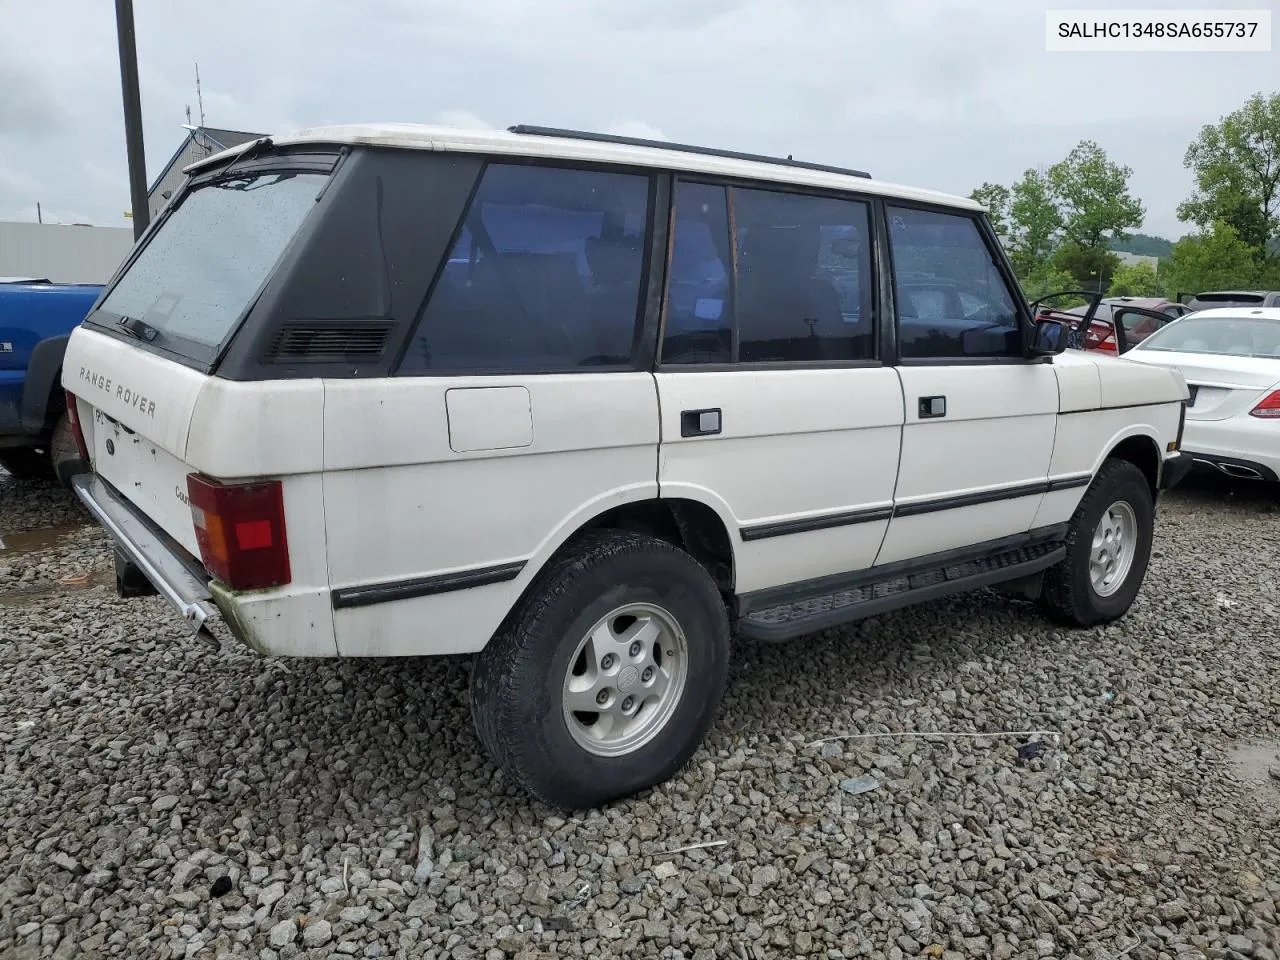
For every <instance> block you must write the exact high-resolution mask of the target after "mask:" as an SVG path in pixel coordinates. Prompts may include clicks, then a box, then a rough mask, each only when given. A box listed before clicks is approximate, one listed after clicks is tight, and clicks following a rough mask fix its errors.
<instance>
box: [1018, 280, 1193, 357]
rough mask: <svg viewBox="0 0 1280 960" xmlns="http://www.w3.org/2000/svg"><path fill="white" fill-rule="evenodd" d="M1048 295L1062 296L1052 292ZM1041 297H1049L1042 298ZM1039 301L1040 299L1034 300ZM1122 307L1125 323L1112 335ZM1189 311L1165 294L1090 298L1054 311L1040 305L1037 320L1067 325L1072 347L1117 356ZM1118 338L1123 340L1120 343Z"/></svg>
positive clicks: (1186, 307) (1185, 306)
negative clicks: (1087, 301) (1159, 295)
mask: <svg viewBox="0 0 1280 960" xmlns="http://www.w3.org/2000/svg"><path fill="white" fill-rule="evenodd" d="M1051 296H1052V297H1058V296H1063V294H1053V295H1051ZM1043 299H1045V300H1047V299H1051V298H1050V297H1046V298H1043ZM1037 302H1038V303H1042V302H1043V301H1037ZM1122 308H1128V309H1126V310H1125V315H1126V316H1128V317H1129V318H1130V319H1129V323H1128V325H1127V327H1126V329H1125V330H1122V331H1121V332H1120V335H1119V336H1117V334H1116V325H1115V319H1116V318H1115V315H1116V312H1117V311H1119V310H1121V309H1122ZM1191 312H1192V310H1191V308H1190V307H1189V306H1187V305H1186V304H1182V303H1178V302H1176V301H1173V300H1169V299H1166V298H1165V297H1103V298H1099V297H1097V296H1096V295H1095V296H1092V297H1090V302H1089V303H1086V304H1084V305H1082V306H1078V307H1069V308H1067V309H1062V310H1055V309H1052V308H1047V307H1041V308H1040V310H1039V311H1038V312H1037V318H1038V319H1040V320H1045V319H1054V320H1059V321H1062V322H1064V323H1067V324H1068V325H1070V327H1071V328H1072V330H1073V331H1074V333H1075V336H1074V337H1073V338H1072V340H1073V346H1077V347H1078V348H1079V349H1081V350H1101V351H1103V352H1104V353H1112V354H1116V355H1117V356H1118V355H1119V354H1121V353H1124V352H1125V351H1126V350H1128V349H1131V348H1132V347H1133V345H1134V344H1136V343H1141V342H1142V341H1143V340H1144V339H1145V338H1146V337H1149V336H1150V335H1151V334H1152V333H1154V332H1155V331H1156V330H1158V329H1160V328H1161V327H1162V326H1164V324H1165V323H1167V322H1168V321H1169V320H1173V319H1177V318H1178V317H1183V316H1186V315H1187V314H1188V313H1191ZM1122 341H1126V342H1125V343H1122Z"/></svg>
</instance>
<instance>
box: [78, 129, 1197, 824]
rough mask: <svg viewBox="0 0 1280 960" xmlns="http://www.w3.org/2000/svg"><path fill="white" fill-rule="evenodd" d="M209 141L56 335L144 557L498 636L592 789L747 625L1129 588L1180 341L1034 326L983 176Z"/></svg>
mask: <svg viewBox="0 0 1280 960" xmlns="http://www.w3.org/2000/svg"><path fill="white" fill-rule="evenodd" d="M188 169H189V172H190V174H191V176H190V177H189V178H188V180H187V182H186V183H185V184H184V186H183V188H182V190H181V191H180V192H179V194H178V195H177V196H175V197H174V199H173V201H172V202H171V203H170V204H169V206H168V207H167V208H166V209H165V210H164V211H163V213H161V214H160V216H159V217H158V218H157V220H156V222H155V223H154V224H152V225H151V226H150V228H149V229H148V230H147V232H146V233H145V235H144V236H143V237H142V238H141V240H140V241H139V243H138V244H137V245H136V247H135V249H134V251H133V252H132V253H131V255H130V256H129V257H128V258H127V260H126V262H125V263H124V264H123V265H122V266H121V268H120V270H119V272H118V273H117V275H116V276H115V277H114V278H113V279H112V281H111V282H110V283H109V285H108V286H107V288H106V289H105V290H104V292H103V296H102V297H101V299H100V300H99V301H98V303H97V304H96V306H95V308H94V309H93V311H92V312H91V313H90V315H89V316H88V317H87V319H86V320H85V322H84V323H83V324H82V325H81V326H80V327H79V328H78V329H77V330H76V331H75V333H74V334H73V335H72V337H71V340H70V344H69V346H68V348H67V352H66V360H65V364H64V369H63V384H64V386H65V387H66V389H67V392H68V394H69V395H70V396H69V399H70V401H71V402H70V407H69V409H70V410H71V411H72V412H73V413H74V415H75V432H76V436H77V443H78V444H79V447H80V453H81V456H82V458H83V460H84V464H83V465H82V471H83V472H81V473H80V475H79V476H77V477H76V478H75V481H74V487H75V490H76V492H77V494H78V495H79V497H80V498H81V499H82V500H83V501H84V503H85V504H86V505H87V506H88V507H89V509H90V510H91V511H92V512H93V513H94V514H95V515H96V517H97V518H98V520H99V521H100V522H101V523H102V524H103V525H104V526H105V527H106V529H107V530H108V531H109V532H110V533H111V535H112V536H113V538H114V540H115V542H116V574H117V587H118V589H119V591H120V592H121V593H122V594H123V595H126V596H127V595H139V594H146V593H155V592H157V591H158V592H159V593H160V594H162V595H163V596H164V597H165V598H166V599H167V600H168V601H169V603H170V604H172V606H174V607H175V608H176V609H177V610H178V611H180V612H181V615H182V616H183V617H184V618H185V619H186V621H187V623H188V624H189V626H190V627H191V628H192V629H193V630H195V631H197V632H202V633H203V632H207V631H208V624H209V622H210V621H211V620H213V619H215V618H218V619H221V621H222V622H223V623H224V624H225V625H226V627H227V628H228V629H229V631H230V632H231V633H232V634H233V635H234V636H235V637H237V638H239V640H241V641H242V642H243V643H245V644H247V645H248V646H250V647H252V648H253V649H255V650H257V651H260V652H261V653H263V654H271V655H290V656H310V657H395V656H408V655H423V654H460V653H471V654H476V655H477V656H476V663H475V670H474V674H473V680H472V707H473V712H474V716H475V723H476V728H477V730H478V733H479V736H480V739H481V740H482V741H483V743H484V745H485V747H486V748H487V749H488V751H489V752H490V754H491V755H492V757H493V758H494V759H495V760H496V761H497V763H498V764H500V765H501V766H502V768H504V769H505V771H506V772H507V773H508V775H509V776H510V778H511V779H512V780H513V781H514V782H515V783H516V784H518V785H520V786H521V787H523V788H525V789H526V790H528V791H529V792H531V793H532V794H533V795H535V796H537V797H539V798H541V799H543V800H545V801H547V802H549V803H551V804H554V805H559V806H563V807H569V808H584V807H589V806H594V805H598V804H602V803H606V802H608V801H610V800H612V799H615V798H619V797H622V796H626V795H628V794H632V793H634V792H636V791H639V790H641V789H643V788H646V787H649V786H652V785H654V784H656V783H659V782H661V781H663V780H664V779H666V778H668V777H670V776H671V775H672V774H673V773H674V772H675V771H677V770H678V769H679V768H680V767H681V766H682V765H683V764H684V763H685V762H686V761H687V760H688V758H689V757H690V756H691V755H692V754H693V752H694V751H695V750H696V748H697V747H698V745H699V743H700V742H701V740H702V739H703V738H704V736H705V735H706V733H707V730H708V728H709V727H710V725H711V723H712V721H713V718H714V716H715V713H716V710H717V707H718V704H719V701H720V699H721V694H722V691H723V688H724V685H725V681H726V673H727V665H728V660H729V655H730V637H731V636H732V635H734V634H737V635H739V636H742V637H747V638H753V639H756V640H764V641H779V640H785V639H789V638H794V637H799V636H802V635H804V634H810V633H813V632H815V631H820V630H824V629H826V628H830V627H832V626H835V625H837V624H840V623H844V622H847V621H851V620H855V619H857V618H859V617H866V616H869V615H873V614H880V613H884V612H885V611H888V610H892V609H895V608H899V607H903V606H906V605H908V604H913V603H916V602H919V601H925V600H931V599H934V598H937V597H941V596H944V595H947V594H952V593H956V592H959V591H965V590H971V589H975V588H978V587H982V586H986V585H997V584H1000V585H1004V586H1005V588H1006V589H1014V590H1016V591H1018V592H1019V593H1021V594H1022V595H1025V596H1029V597H1039V599H1040V601H1041V603H1042V604H1043V606H1044V608H1045V609H1046V611H1047V612H1049V613H1050V614H1051V615H1052V616H1054V617H1056V618H1058V619H1060V620H1061V621H1064V622H1065V623H1068V624H1073V625H1077V626H1088V625H1090V624H1097V623H1102V622H1105V621H1109V620H1112V619H1114V618H1117V617H1119V616H1121V615H1123V614H1124V613H1125V612H1126V610H1127V609H1128V608H1129V606H1130V604H1131V603H1132V601H1133V599H1134V596H1135V594H1136V593H1137V591H1138V589H1139V586H1140V585H1141V583H1142V580H1143V577H1144V576H1145V573H1146V569H1147V561H1148V555H1149V551H1150V547H1151V538H1152V525H1153V517H1154V513H1155V503H1156V500H1157V498H1158V495H1159V492H1160V491H1161V490H1162V489H1163V488H1165V487H1167V486H1169V485H1170V484H1172V483H1174V482H1176V481H1177V479H1178V478H1179V477H1180V476H1181V475H1182V473H1183V472H1184V470H1185V465H1186V459H1187V458H1185V457H1183V456H1182V455H1181V454H1180V453H1179V452H1178V443H1179V435H1180V433H1181V430H1182V423H1183V415H1184V402H1185V400H1186V398H1187V395H1188V394H1187V388H1186V384H1185V383H1184V382H1183V380H1182V378H1181V377H1180V375H1179V374H1178V373H1176V372H1175V371H1171V370H1166V369H1162V368H1155V367H1151V366H1147V365H1142V364H1137V363H1131V362H1128V361H1125V360H1122V359H1113V358H1108V357H1101V356H1097V355H1085V354H1083V353H1079V352H1076V351H1071V352H1063V347H1064V344H1065V337H1064V334H1065V331H1064V329H1063V328H1062V327H1060V326H1059V325H1057V324H1054V323H1043V324H1040V325H1036V324H1035V323H1034V322H1033V320H1032V317H1031V315H1030V313H1029V311H1028V305H1027V303H1026V301H1025V299H1024V298H1023V296H1022V294H1021V292H1020V290H1019V288H1018V285H1017V283H1016V281H1015V280H1014V277H1013V275H1012V273H1011V271H1010V268H1009V264H1008V262H1007V260H1006V258H1005V256H1004V254H1003V253H1002V251H1001V248H1000V246H999V244H998V242H997V241H996V238H995V236H994V234H993V233H992V230H991V228H990V226H989V224H988V222H987V220H986V218H985V216H984V212H983V210H982V208H981V207H979V206H978V205H976V204H974V203H973V202H971V201H969V200H966V199H962V198H958V197H952V196H945V195H941V194H937V193H932V192H929V191H925V190H919V189H913V188H908V187H901V186H894V185H891V184H887V183H881V182H878V181H876V180H874V179H871V178H870V177H869V176H868V175H867V174H865V173H860V172H858V171H854V170H843V169H837V168H832V167H827V166H822V165H817V164H809V163H803V162H798V161H793V160H790V159H787V160H781V159H772V158H768V157H760V156H754V155H747V154H740V153H727V152H722V151H714V150H709V149H705V148H699V147H690V146H684V145H679V144H668V143H653V142H648V141H640V140H634V139H627V138H617V137H604V136H600V135H596V134H589V133H579V132H574V131H563V130H553V129H545V128H537V127H523V126H520V127H513V128H511V129H510V130H508V131H501V132H485V133H477V132H463V131H457V130H449V129H441V128H432V127H420V126H410V125H403V126H401V125H387V126H382V125H366V126H340V127H332V128H322V129H312V130H306V131H302V132H300V133H296V134H293V135H289V136H282V137H278V138H264V139H260V140H257V141H254V142H252V143H250V144H248V145H246V146H243V147H238V148H235V149H233V150H229V151H226V152H224V153H221V154H218V155H216V156H213V157H210V158H208V159H207V160H204V161H201V162H200V163H197V164H195V165H194V166H193V167H190V168H188Z"/></svg>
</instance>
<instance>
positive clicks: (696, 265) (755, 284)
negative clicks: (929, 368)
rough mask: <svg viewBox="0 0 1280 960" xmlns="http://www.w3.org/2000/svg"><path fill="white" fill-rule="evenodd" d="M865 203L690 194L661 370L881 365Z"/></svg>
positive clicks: (705, 191) (682, 194)
mask: <svg viewBox="0 0 1280 960" xmlns="http://www.w3.org/2000/svg"><path fill="white" fill-rule="evenodd" d="M870 248H871V243H870V216H869V210H868V207H867V205H866V204H865V203H862V202H860V201H855V200H839V199H831V198H827V197H817V196H808V195H803V194H794V193H783V192H778V191H771V190H755V189H747V188H741V187H727V188H726V187H723V186H716V185H710V184H701V183H685V182H680V183H678V184H677V186H676V193H675V229H674V233H673V236H672V248H671V265H670V269H669V271H668V281H667V307H666V322H665V328H664V329H665V333H664V338H663V344H662V362H663V363H667V364H683V363H794V362H816V363H821V362H833V361H848V360H865V359H870V358H872V357H874V355H875V354H874V316H873V311H872V303H873V301H872V288H873V283H872V277H871V249H870Z"/></svg>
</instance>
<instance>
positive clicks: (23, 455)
mask: <svg viewBox="0 0 1280 960" xmlns="http://www.w3.org/2000/svg"><path fill="white" fill-rule="evenodd" d="M0 467H3V468H4V469H5V470H8V471H9V473H10V474H12V475H13V477H14V478H16V479H18V480H48V479H50V478H51V477H52V476H53V463H52V461H50V459H49V455H48V452H47V451H46V450H43V449H37V448H35V447H18V448H16V449H9V450H0Z"/></svg>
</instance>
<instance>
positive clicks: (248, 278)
mask: <svg viewBox="0 0 1280 960" xmlns="http://www.w3.org/2000/svg"><path fill="white" fill-rule="evenodd" d="M236 166H237V163H236V162H233V163H232V164H231V168H226V169H224V170H223V171H221V172H219V173H216V174H214V175H212V176H211V177H208V178H206V179H205V180H203V181H202V182H200V183H199V184H198V185H193V188H192V189H190V190H189V191H186V192H184V193H183V194H181V195H180V196H179V197H178V198H177V199H176V200H175V202H174V204H173V205H172V206H171V207H170V208H169V209H167V210H166V212H165V213H164V214H163V215H162V217H161V219H160V222H158V223H157V224H156V225H155V227H154V228H153V229H152V231H151V232H150V233H149V234H148V235H147V236H146V237H145V238H144V240H143V243H142V245H141V246H140V248H139V249H137V250H136V251H135V254H134V255H133V256H132V258H131V259H130V261H128V262H127V263H126V266H125V269H124V271H123V272H122V273H121V274H120V275H119V277H118V278H117V279H116V280H115V281H114V282H113V284H112V285H111V287H110V288H109V290H108V291H107V294H106V296H105V297H104V298H103V300H102V302H101V303H100V304H99V306H98V309H97V310H95V311H94V312H93V313H92V314H90V316H89V317H88V318H87V319H86V321H85V323H84V325H83V326H82V327H81V328H80V329H78V330H77V331H76V332H75V334H74V335H73V336H72V338H71V341H70V343H69V344H68V347H67V354H66V358H65V361H64V365H63V384H64V385H65V386H66V388H67V389H68V390H69V391H70V392H71V393H73V394H74V395H75V396H76V397H78V398H79V400H80V401H81V402H80V404H78V407H79V409H80V419H81V422H82V425H83V428H84V430H83V432H84V436H85V442H86V445H87V446H88V448H89V450H88V452H89V455H90V459H91V461H92V463H93V468H94V470H95V472H97V474H98V475H99V476H100V477H101V478H102V479H103V480H105V481H107V482H108V483H110V484H111V485H112V486H113V487H115V489H116V490H117V491H118V492H119V493H120V494H122V495H123V496H124V497H125V498H127V499H128V500H130V501H131V502H132V503H133V504H134V505H135V506H136V507H137V508H139V509H140V510H141V511H142V512H143V513H145V514H146V515H147V516H148V517H149V518H150V519H151V520H152V521H153V522H154V523H156V524H157V525H158V526H160V527H161V528H162V529H163V530H164V531H165V532H166V533H168V534H169V535H170V536H171V537H173V538H174V539H175V540H176V541H177V542H178V543H180V544H181V545H182V546H183V547H184V548H185V549H187V550H188V551H189V552H190V553H192V554H193V555H197V556H198V555H199V554H198V546H197V542H196V537H195V530H194V526H193V524H192V515H191V510H190V506H189V504H188V502H187V481H186V478H187V474H188V473H190V472H192V468H191V466H189V464H188V460H187V447H188V442H189V439H190V433H191V429H192V419H193V414H194V412H195V408H196V403H197V400H198V398H199V396H200V394H201V391H202V390H203V389H204V388H205V386H206V385H207V384H208V383H209V382H210V373H211V372H212V371H213V370H214V368H215V366H216V364H217V362H218V359H219V357H220V355H221V354H222V353H223V351H224V350H225V348H226V347H227V345H228V343H229V342H230V340H231V339H232V337H234V336H235V333H236V330H237V328H238V326H239V325H240V323H241V322H242V321H243V319H244V317H245V315H246V314H247V313H248V311H249V310H250V309H251V307H252V306H253V304H254V302H255V300H256V299H257V298H258V296H259V295H260V294H261V291H262V289H263V286H264V284H266V282H267V281H268V278H269V277H270V276H271V274H272V271H273V270H274V269H275V268H276V266H277V264H278V263H279V261H280V260H281V258H282V257H283V256H284V255H285V253H286V250H287V248H288V247H289V245H290V243H291V242H292V241H293V239H294V237H295V236H296V235H297V234H298V232H299V230H300V229H301V227H302V225H303V223H304V221H305V220H306V218H307V217H308V215H309V214H311V212H312V210H313V209H314V208H315V206H316V200H317V197H318V195H319V193H320V192H321V189H322V188H323V186H324V185H325V182H326V181H327V179H328V176H329V174H328V173H324V172H314V171H298V170H287V169H286V170H280V169H275V170H273V169H269V168H267V169H257V170H253V171H238V170H236V169H233V168H235V167H236ZM226 429H228V430H234V429H236V425H234V424H227V425H226Z"/></svg>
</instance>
